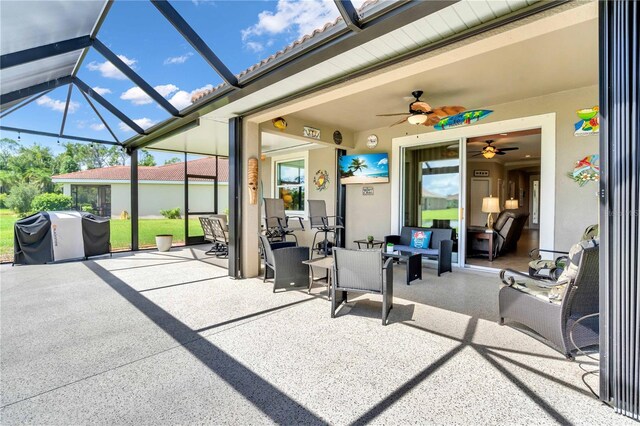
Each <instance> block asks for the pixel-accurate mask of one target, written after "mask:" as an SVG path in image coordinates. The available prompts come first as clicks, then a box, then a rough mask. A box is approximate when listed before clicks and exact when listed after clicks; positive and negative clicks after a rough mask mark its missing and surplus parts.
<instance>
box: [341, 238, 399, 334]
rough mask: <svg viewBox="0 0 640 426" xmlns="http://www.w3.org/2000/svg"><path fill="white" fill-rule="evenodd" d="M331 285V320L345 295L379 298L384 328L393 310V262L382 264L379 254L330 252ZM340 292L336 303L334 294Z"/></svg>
mask: <svg viewBox="0 0 640 426" xmlns="http://www.w3.org/2000/svg"><path fill="white" fill-rule="evenodd" d="M333 259H334V261H333V285H332V286H331V318H335V316H336V309H337V308H338V307H339V306H340V305H341V304H342V302H346V301H347V291H352V292H358V293H374V294H380V295H382V325H387V319H388V318H389V311H391V308H392V307H393V259H392V258H388V259H386V262H384V264H383V258H382V253H381V251H380V250H351V249H344V248H334V249H333ZM337 292H339V293H340V294H338V297H339V298H340V300H337V299H336V293H337Z"/></svg>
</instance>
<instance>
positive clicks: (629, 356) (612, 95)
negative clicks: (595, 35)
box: [599, 1, 640, 420]
mask: <svg viewBox="0 0 640 426" xmlns="http://www.w3.org/2000/svg"><path fill="white" fill-rule="evenodd" d="M599 7H600V11H599V19H600V120H601V123H600V155H601V159H600V160H601V161H600V164H601V177H600V226H601V231H600V240H601V245H600V255H601V258H600V352H601V355H600V398H601V399H602V400H604V401H606V402H609V403H611V404H612V405H613V406H614V407H615V410H616V412H618V413H620V414H624V415H626V416H629V417H631V418H634V419H636V420H640V367H639V365H640V353H638V347H639V346H640V332H639V328H640V291H639V289H638V283H639V281H640V260H639V259H638V258H639V256H640V250H639V249H638V244H639V243H640V237H639V233H640V218H639V215H640V146H639V145H640V135H639V132H640V129H639V127H640V109H639V108H640V89H639V86H640V77H639V75H640V48H639V45H640V42H639V38H640V34H639V31H640V4H638V3H637V2H625V1H602V2H600V4H599Z"/></svg>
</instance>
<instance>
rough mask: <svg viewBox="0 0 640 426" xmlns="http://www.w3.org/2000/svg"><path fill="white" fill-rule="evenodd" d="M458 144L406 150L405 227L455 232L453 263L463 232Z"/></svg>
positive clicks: (433, 145) (417, 147)
mask: <svg viewBox="0 0 640 426" xmlns="http://www.w3.org/2000/svg"><path fill="white" fill-rule="evenodd" d="M459 145H460V142H459V141H458V140H455V141H449V142H443V143H435V144H429V145H421V146H416V147H410V148H406V149H405V150H404V171H403V172H404V184H403V191H404V197H403V200H404V220H403V225H404V226H421V227H426V228H447V229H449V228H450V229H454V231H455V239H454V249H453V251H454V254H453V262H457V258H458V244H457V240H458V238H457V236H458V235H459V231H460V225H461V223H460V198H461V197H460V194H461V191H460V189H461V185H460V182H461V177H460V155H459V152H460V150H459Z"/></svg>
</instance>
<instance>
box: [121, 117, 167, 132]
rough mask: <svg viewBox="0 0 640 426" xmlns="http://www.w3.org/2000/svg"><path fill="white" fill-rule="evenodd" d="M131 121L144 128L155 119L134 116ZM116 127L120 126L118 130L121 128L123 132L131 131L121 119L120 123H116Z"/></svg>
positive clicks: (152, 123) (150, 124)
mask: <svg viewBox="0 0 640 426" xmlns="http://www.w3.org/2000/svg"><path fill="white" fill-rule="evenodd" d="M132 121H133V122H134V123H136V124H137V125H138V126H140V127H142V128H143V129H145V130H146V129H148V128H149V127H151V126H153V125H154V124H156V123H157V121H153V120H152V119H150V118H146V117H144V118H135V119H133V120H132ZM118 127H120V130H122V131H123V132H132V131H133V130H132V129H131V128H129V126H127V125H126V124H124V123H123V122H122V121H121V122H120V123H118Z"/></svg>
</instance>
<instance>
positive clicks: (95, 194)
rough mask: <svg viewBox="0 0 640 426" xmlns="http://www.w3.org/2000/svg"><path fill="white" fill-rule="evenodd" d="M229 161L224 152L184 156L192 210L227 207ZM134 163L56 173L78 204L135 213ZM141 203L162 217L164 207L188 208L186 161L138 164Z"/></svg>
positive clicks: (107, 212) (145, 213)
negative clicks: (132, 176) (132, 189)
mask: <svg viewBox="0 0 640 426" xmlns="http://www.w3.org/2000/svg"><path fill="white" fill-rule="evenodd" d="M228 165H229V163H228V160H227V159H226V158H220V157H219V158H218V172H217V173H216V158H215V157H206V158H201V159H198V160H192V161H187V162H186V170H187V173H188V174H189V175H190V176H191V175H193V176H196V175H197V176H211V178H210V179H206V178H203V177H199V178H196V177H190V178H189V184H188V185H189V191H188V197H189V211H191V212H201V213H209V212H214V211H216V210H217V211H218V212H224V211H225V210H226V209H227V207H228V193H229V192H228V180H229V167H228ZM216 175H217V177H218V197H217V200H218V208H217V209H216V208H215V207H216V206H215V196H214V195H215V179H214V177H215V176H216ZM130 179H131V168H130V166H112V167H103V168H100V169H90V170H82V171H79V172H74V173H65V174H62V175H56V176H53V177H52V180H53V183H59V184H62V185H63V192H64V194H65V195H69V196H71V197H72V198H73V204H74V206H73V207H74V209H76V210H82V209H84V210H87V211H89V210H90V211H92V212H94V213H96V214H98V215H101V216H111V217H120V215H121V214H122V212H124V211H126V212H127V213H128V214H131V184H130ZM138 179H139V187H138V195H139V202H138V209H139V215H140V217H147V218H154V217H162V215H161V214H160V210H166V209H173V208H176V207H179V208H180V212H181V214H184V212H185V163H184V162H181V163H175V164H167V165H164V166H151V167H150V166H139V167H138Z"/></svg>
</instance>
